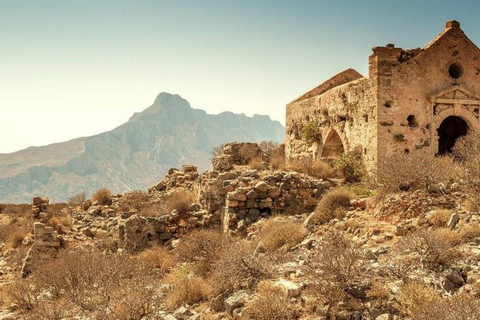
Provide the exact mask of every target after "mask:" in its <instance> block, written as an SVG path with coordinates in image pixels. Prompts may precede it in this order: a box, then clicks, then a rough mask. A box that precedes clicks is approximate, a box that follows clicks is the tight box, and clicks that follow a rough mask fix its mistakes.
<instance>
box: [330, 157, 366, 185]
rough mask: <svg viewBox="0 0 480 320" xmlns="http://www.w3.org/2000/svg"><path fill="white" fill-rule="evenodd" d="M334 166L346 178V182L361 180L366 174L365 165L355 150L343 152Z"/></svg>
mask: <svg viewBox="0 0 480 320" xmlns="http://www.w3.org/2000/svg"><path fill="white" fill-rule="evenodd" d="M333 167H334V168H335V170H336V171H337V172H339V173H340V174H341V175H342V176H343V177H344V178H345V182H349V183H354V182H360V181H361V180H362V179H363V177H364V176H365V167H364V166H363V163H362V161H361V159H360V158H359V156H358V155H357V154H356V153H354V152H348V153H343V154H342V155H341V156H340V157H338V158H337V159H335V162H334V166H333Z"/></svg>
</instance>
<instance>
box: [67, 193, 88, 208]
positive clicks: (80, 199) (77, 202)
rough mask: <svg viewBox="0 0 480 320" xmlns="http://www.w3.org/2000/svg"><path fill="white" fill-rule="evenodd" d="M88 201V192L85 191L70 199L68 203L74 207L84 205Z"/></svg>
mask: <svg viewBox="0 0 480 320" xmlns="http://www.w3.org/2000/svg"><path fill="white" fill-rule="evenodd" d="M85 201H87V194H86V193H85V192H82V193H79V194H76V195H74V196H72V197H70V198H69V199H68V204H69V205H70V206H72V207H78V206H82V205H83V203H84V202H85Z"/></svg>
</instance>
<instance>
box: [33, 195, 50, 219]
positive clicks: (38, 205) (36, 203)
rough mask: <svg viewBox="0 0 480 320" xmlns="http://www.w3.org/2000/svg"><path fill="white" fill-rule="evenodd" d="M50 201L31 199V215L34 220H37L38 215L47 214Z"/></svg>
mask: <svg viewBox="0 0 480 320" xmlns="http://www.w3.org/2000/svg"><path fill="white" fill-rule="evenodd" d="M49 204H50V200H49V199H48V198H41V197H33V200H32V214H33V217H34V218H38V216H39V215H40V213H42V212H47V208H48V205H49Z"/></svg>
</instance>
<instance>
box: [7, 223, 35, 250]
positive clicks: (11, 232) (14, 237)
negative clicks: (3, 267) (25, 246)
mask: <svg viewBox="0 0 480 320" xmlns="http://www.w3.org/2000/svg"><path fill="white" fill-rule="evenodd" d="M30 229H31V228H28V227H17V228H14V229H12V226H10V227H6V228H5V231H4V232H5V233H6V241H5V244H6V248H18V247H20V246H21V245H22V241H23V239H24V238H25V237H26V236H27V235H28V234H29V233H30Z"/></svg>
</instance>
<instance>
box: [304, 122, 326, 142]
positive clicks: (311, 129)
mask: <svg viewBox="0 0 480 320" xmlns="http://www.w3.org/2000/svg"><path fill="white" fill-rule="evenodd" d="M318 127H319V126H318V123H317V122H315V121H310V122H307V123H306V124H305V125H304V126H303V127H302V130H301V131H300V137H301V138H302V139H303V140H305V141H306V142H307V143H308V144H312V143H314V142H316V141H321V140H322V136H321V135H320V133H319V131H318Z"/></svg>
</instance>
